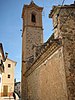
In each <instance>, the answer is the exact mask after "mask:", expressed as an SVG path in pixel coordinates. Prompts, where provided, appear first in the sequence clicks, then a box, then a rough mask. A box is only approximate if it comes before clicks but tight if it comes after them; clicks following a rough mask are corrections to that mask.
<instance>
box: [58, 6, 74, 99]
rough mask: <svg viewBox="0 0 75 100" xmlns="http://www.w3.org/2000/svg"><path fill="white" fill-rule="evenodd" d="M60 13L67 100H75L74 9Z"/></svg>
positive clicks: (63, 10)
mask: <svg viewBox="0 0 75 100" xmlns="http://www.w3.org/2000/svg"><path fill="white" fill-rule="evenodd" d="M61 12H62V13H61V15H60V22H61V23H60V33H61V34H62V37H63V45H64V49H63V52H64V65H65V69H66V80H67V88H68V100H75V7H73V8H67V9H65V8H64V9H62V11H61Z"/></svg>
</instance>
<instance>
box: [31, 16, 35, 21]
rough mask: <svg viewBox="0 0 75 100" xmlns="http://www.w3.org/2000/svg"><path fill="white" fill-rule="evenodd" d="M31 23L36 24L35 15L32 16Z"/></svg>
mask: <svg viewBox="0 0 75 100" xmlns="http://www.w3.org/2000/svg"><path fill="white" fill-rule="evenodd" d="M31 21H32V22H36V17H35V14H32V16H31Z"/></svg>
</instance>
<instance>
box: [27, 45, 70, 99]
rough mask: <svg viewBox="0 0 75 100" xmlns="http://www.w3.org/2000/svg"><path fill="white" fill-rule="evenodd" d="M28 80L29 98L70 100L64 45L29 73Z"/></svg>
mask: <svg viewBox="0 0 75 100" xmlns="http://www.w3.org/2000/svg"><path fill="white" fill-rule="evenodd" d="M41 60H44V59H41ZM37 63H38V62H37ZM33 66H34V65H33ZM27 82H28V100H68V98H67V88H66V77H65V69H64V61H63V47H61V48H59V49H58V50H57V51H56V52H55V53H54V54H53V55H51V56H49V57H48V58H47V59H46V60H45V61H44V62H43V63H41V64H40V65H39V66H38V67H37V68H36V69H35V70H34V71H33V72H32V73H31V74H29V76H28V77H27Z"/></svg>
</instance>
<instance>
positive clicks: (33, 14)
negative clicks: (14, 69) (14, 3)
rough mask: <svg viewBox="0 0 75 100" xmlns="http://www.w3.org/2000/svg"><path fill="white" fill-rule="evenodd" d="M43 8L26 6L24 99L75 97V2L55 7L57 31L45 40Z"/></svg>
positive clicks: (24, 21) (53, 15) (22, 94)
mask: <svg viewBox="0 0 75 100" xmlns="http://www.w3.org/2000/svg"><path fill="white" fill-rule="evenodd" d="M42 10H43V8H42V7H39V6H37V5H36V4H35V3H34V2H33V1H32V2H31V3H30V4H29V5H24V7H23V12H22V18H23V32H22V81H21V89H22V90H21V92H22V93H21V97H22V100H74V99H75V4H71V5H64V6H54V7H53V8H52V10H51V12H50V14H49V17H50V18H52V19H53V26H54V33H53V34H52V35H51V37H50V38H49V39H48V40H47V42H45V43H43V27H42Z"/></svg>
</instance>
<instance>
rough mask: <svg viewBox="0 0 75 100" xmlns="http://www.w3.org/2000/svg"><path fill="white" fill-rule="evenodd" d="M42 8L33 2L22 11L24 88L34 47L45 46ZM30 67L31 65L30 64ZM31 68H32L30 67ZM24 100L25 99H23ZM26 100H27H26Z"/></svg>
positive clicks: (23, 91) (23, 90) (23, 93)
mask: <svg viewBox="0 0 75 100" xmlns="http://www.w3.org/2000/svg"><path fill="white" fill-rule="evenodd" d="M42 10H43V8H42V7H39V6H37V5H36V4H35V3H34V2H33V1H31V3H30V4H29V5H24V7H23V11H22V19H23V31H22V86H23V85H25V72H26V71H27V69H28V67H27V63H28V60H29V58H30V57H34V50H33V49H32V48H33V46H34V45H35V46H37V45H39V46H40V45H41V44H43V27H42ZM28 65H29V63H28ZM29 67H30V66H29ZM24 96H25V89H24V87H23V88H22V97H24ZM22 100H23V98H22ZM24 100H25V99H24Z"/></svg>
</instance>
